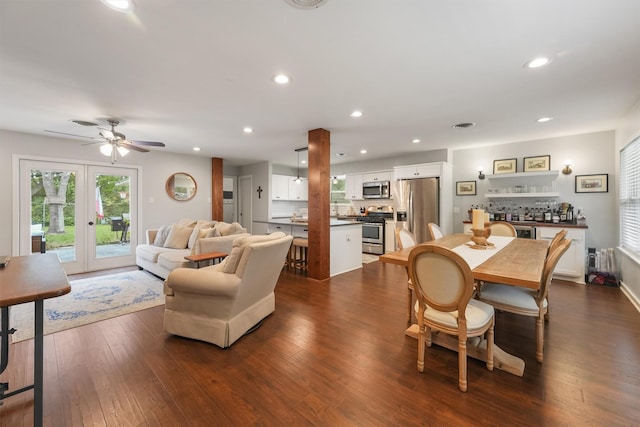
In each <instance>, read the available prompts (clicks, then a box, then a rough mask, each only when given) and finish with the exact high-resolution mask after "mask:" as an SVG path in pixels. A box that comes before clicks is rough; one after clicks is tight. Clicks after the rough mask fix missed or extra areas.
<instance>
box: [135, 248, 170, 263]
mask: <svg viewBox="0 0 640 427" xmlns="http://www.w3.org/2000/svg"><path fill="white" fill-rule="evenodd" d="M166 251H167V249H166V248H163V247H162V246H155V245H138V246H136V257H137V258H140V259H142V260H145V261H149V262H152V263H157V262H158V255H160V254H161V253H163V252H166Z"/></svg>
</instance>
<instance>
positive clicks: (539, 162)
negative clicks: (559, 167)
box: [523, 156, 551, 172]
mask: <svg viewBox="0 0 640 427" xmlns="http://www.w3.org/2000/svg"><path fill="white" fill-rule="evenodd" d="M523 170H524V171H525V172H539V171H548V170H551V156H537V157H525V158H524V167H523Z"/></svg>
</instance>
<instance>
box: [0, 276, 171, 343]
mask: <svg viewBox="0 0 640 427" xmlns="http://www.w3.org/2000/svg"><path fill="white" fill-rule="evenodd" d="M70 283H71V292H70V293H69V294H67V295H63V296H61V297H58V298H51V299H47V300H45V301H44V333H45V335H47V334H52V333H54V332H59V331H64V330H65V329H71V328H75V327H78V326H82V325H86V324H89V323H93V322H97V321H100V320H105V319H110V318H112V317H116V316H121V315H123V314H128V313H133V312H134V311H139V310H144V309H146V308H151V307H155V306H158V305H162V304H164V294H163V292H162V286H163V281H162V279H160V278H159V277H156V276H154V275H153V274H150V273H147V272H146V271H142V270H139V271H128V272H125V273H117V274H111V275H107V276H100V277H91V278H88V279H80V280H72V281H70ZM33 305H34V303H26V304H19V305H16V306H13V307H11V308H10V309H9V323H10V327H12V328H15V329H16V330H17V331H16V332H15V333H14V334H13V335H12V341H13V342H18V341H24V340H27V339H30V338H33V319H34V313H33Z"/></svg>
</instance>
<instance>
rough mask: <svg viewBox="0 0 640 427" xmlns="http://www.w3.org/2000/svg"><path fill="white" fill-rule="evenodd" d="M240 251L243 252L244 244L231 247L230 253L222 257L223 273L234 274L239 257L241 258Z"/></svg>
mask: <svg viewBox="0 0 640 427" xmlns="http://www.w3.org/2000/svg"><path fill="white" fill-rule="evenodd" d="M242 252H244V246H237V247H234V248H233V249H231V253H230V254H229V256H228V257H226V258H225V259H224V268H223V269H222V272H223V273H228V274H234V273H235V272H236V269H237V268H238V263H239V262H240V258H242Z"/></svg>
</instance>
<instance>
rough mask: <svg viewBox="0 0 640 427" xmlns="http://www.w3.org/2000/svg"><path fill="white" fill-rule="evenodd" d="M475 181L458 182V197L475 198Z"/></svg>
mask: <svg viewBox="0 0 640 427" xmlns="http://www.w3.org/2000/svg"><path fill="white" fill-rule="evenodd" d="M475 195H476V182H475V181H458V182H456V196H475Z"/></svg>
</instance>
